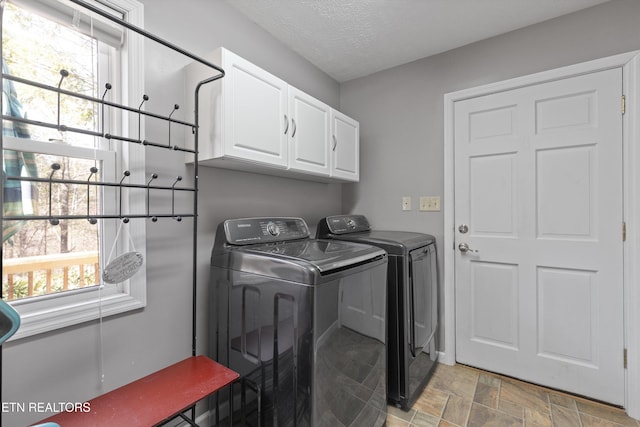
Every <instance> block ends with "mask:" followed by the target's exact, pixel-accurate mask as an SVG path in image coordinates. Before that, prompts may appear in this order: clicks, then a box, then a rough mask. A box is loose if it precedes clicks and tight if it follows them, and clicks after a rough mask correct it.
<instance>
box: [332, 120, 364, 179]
mask: <svg viewBox="0 0 640 427" xmlns="http://www.w3.org/2000/svg"><path fill="white" fill-rule="evenodd" d="M331 138H332V142H331V143H332V145H331V176H332V177H335V178H339V179H343V180H346V181H358V180H359V179H360V124H359V123H358V122H357V121H355V120H353V119H352V118H351V117H349V116H346V115H344V114H342V113H341V112H339V111H336V110H333V109H332V110H331Z"/></svg>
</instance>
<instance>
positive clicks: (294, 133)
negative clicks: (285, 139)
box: [291, 117, 298, 138]
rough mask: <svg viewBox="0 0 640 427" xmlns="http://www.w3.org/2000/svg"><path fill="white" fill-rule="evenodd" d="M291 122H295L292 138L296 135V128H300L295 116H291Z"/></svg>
mask: <svg viewBox="0 0 640 427" xmlns="http://www.w3.org/2000/svg"><path fill="white" fill-rule="evenodd" d="M291 123H292V124H293V132H291V138H293V137H294V136H296V130H298V127H297V126H296V120H295V119H294V118H293V117H292V118H291Z"/></svg>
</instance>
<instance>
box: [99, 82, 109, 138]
mask: <svg viewBox="0 0 640 427" xmlns="http://www.w3.org/2000/svg"><path fill="white" fill-rule="evenodd" d="M110 90H111V83H107V84H105V85H104V93H103V94H102V103H101V108H102V132H101V133H102V135H104V134H105V133H104V97H105V96H107V92H109V91H110Z"/></svg>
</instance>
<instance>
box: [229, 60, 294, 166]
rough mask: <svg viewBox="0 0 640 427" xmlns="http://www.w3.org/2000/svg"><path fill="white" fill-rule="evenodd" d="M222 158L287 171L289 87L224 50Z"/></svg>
mask: <svg viewBox="0 0 640 427" xmlns="http://www.w3.org/2000/svg"><path fill="white" fill-rule="evenodd" d="M222 63H223V66H222V67H223V69H224V70H225V72H226V73H227V74H226V76H225V77H224V79H223V82H222V106H223V107H222V116H223V121H222V129H221V133H222V135H221V136H222V143H221V146H222V148H223V150H224V151H222V152H221V153H220V154H224V155H225V156H231V157H235V158H241V159H246V160H250V161H255V162H261V163H268V164H269V165H272V166H278V167H283V168H285V167H287V136H286V135H285V132H284V129H285V123H284V122H285V115H286V111H287V84H286V83H285V82H284V81H282V80H280V79H279V78H277V77H275V76H273V75H272V74H269V73H267V72H266V71H264V70H262V69H261V68H258V67H256V66H255V65H253V64H251V63H250V62H248V61H246V60H244V59H242V58H240V57H239V56H237V55H234V54H233V53H231V52H229V51H228V50H223V59H222Z"/></svg>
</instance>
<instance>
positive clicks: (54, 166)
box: [49, 163, 60, 225]
mask: <svg viewBox="0 0 640 427" xmlns="http://www.w3.org/2000/svg"><path fill="white" fill-rule="evenodd" d="M59 170H60V164H59V163H53V164H52V165H51V173H50V174H49V223H50V224H51V225H58V224H60V220H59V219H58V218H54V217H53V215H52V214H51V206H52V204H53V203H52V200H53V191H52V189H53V175H55V173H56V172H57V171H59Z"/></svg>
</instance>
